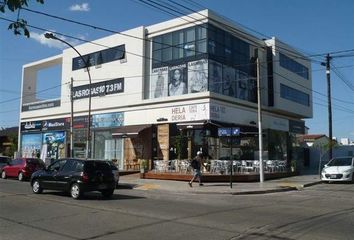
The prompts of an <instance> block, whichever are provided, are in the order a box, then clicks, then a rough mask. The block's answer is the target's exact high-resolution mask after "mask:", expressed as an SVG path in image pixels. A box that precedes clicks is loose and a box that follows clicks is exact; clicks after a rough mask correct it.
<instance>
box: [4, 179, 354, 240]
mask: <svg viewBox="0 0 354 240" xmlns="http://www.w3.org/2000/svg"><path fill="white" fill-rule="evenodd" d="M353 199H354V185H353V184H320V185H317V186H313V187H310V188H307V189H305V190H303V191H295V192H283V193H273V194H264V195H246V196H231V195H213V194H190V193H186V194H180V193H179V194H173V193H171V192H168V193H167V192H162V191H154V190H145V191H144V190H128V189H119V190H116V192H115V195H114V197H113V198H112V199H111V200H105V199H102V198H101V196H100V194H98V193H90V194H88V195H87V196H86V198H85V199H83V200H79V201H77V200H73V199H71V198H70V197H68V196H66V195H65V194H62V193H57V192H48V191H47V192H44V193H43V194H41V195H34V194H32V193H31V189H30V187H29V183H28V182H18V181H16V180H9V179H7V180H2V179H1V180H0V239H1V240H6V239H11V240H16V239H36V240H40V239H98V240H100V239H158V240H162V239H194V240H196V239H203V240H206V239H284V240H286V239H311V240H314V239H322V240H323V239H354V204H353V203H354V201H353Z"/></svg>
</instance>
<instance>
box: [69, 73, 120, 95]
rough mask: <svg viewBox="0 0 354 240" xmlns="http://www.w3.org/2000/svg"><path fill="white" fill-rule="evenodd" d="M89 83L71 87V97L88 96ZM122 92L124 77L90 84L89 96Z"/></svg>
mask: <svg viewBox="0 0 354 240" xmlns="http://www.w3.org/2000/svg"><path fill="white" fill-rule="evenodd" d="M89 91H90V90H89V84H86V85H82V86H77V87H74V88H73V99H74V100H77V99H82V98H88V97H89V95H90V92H89ZM122 92H124V78H117V79H113V80H109V81H104V82H99V83H93V84H91V97H97V96H105V95H110V94H116V93H122Z"/></svg>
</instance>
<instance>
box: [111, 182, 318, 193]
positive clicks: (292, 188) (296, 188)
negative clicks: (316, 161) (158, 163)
mask: <svg viewBox="0 0 354 240" xmlns="http://www.w3.org/2000/svg"><path fill="white" fill-rule="evenodd" d="M317 184H322V182H321V181H316V182H311V183H306V184H303V185H296V186H283V187H277V188H271V189H266V190H254V191H252V190H251V191H241V192H236V191H234V192H232V191H209V192H203V191H173V190H168V189H150V190H149V191H158V192H170V193H183V194H205V195H208V194H212V195H215V194H220V195H257V194H268V193H279V192H289V191H301V190H302V189H304V188H307V187H311V186H314V185H317ZM142 186H143V184H132V183H119V186H118V188H117V189H131V190H135V189H136V190H141V189H138V188H139V187H142Z"/></svg>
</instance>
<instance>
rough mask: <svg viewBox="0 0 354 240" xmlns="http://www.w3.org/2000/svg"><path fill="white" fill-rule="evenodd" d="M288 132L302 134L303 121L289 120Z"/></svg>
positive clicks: (303, 130)
mask: <svg viewBox="0 0 354 240" xmlns="http://www.w3.org/2000/svg"><path fill="white" fill-rule="evenodd" d="M289 132H292V133H299V134H304V133H305V123H304V122H301V121H294V120H289Z"/></svg>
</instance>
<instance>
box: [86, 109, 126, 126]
mask: <svg viewBox="0 0 354 240" xmlns="http://www.w3.org/2000/svg"><path fill="white" fill-rule="evenodd" d="M123 125H124V113H122V112H116V113H104V114H95V115H93V116H92V127H93V128H111V127H120V126H123Z"/></svg>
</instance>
